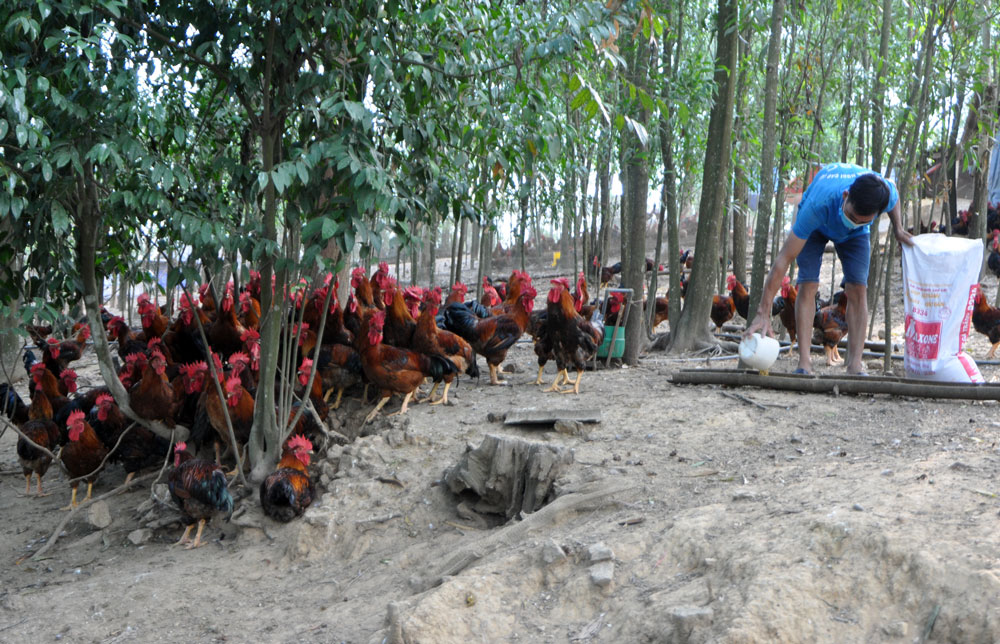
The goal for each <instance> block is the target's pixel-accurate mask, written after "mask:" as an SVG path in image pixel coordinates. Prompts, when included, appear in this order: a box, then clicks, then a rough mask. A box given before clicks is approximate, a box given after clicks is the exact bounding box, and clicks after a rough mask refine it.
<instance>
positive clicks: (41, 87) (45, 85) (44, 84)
mask: <svg viewBox="0 0 1000 644" xmlns="http://www.w3.org/2000/svg"><path fill="white" fill-rule="evenodd" d="M35 84H36V85H37V86H38V91H39V92H47V91H49V79H48V78H46V77H44V76H39V77H38V80H36V81H35Z"/></svg>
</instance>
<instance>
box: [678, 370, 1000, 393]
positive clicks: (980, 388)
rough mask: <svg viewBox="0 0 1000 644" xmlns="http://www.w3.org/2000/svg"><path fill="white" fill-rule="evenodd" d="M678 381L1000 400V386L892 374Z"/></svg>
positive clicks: (737, 374)
mask: <svg viewBox="0 0 1000 644" xmlns="http://www.w3.org/2000/svg"><path fill="white" fill-rule="evenodd" d="M671 380H672V381H673V382H674V383H675V384H692V385H729V386H734V387H760V388H762V389H778V390H782V391H804V392H808V393H832V392H834V391H837V392H839V393H842V394H888V395H890V396H913V397H916V398H948V399H961V400H1000V385H995V384H980V385H972V384H964V383H956V382H929V381H926V380H915V379H912V378H896V377H892V376H849V375H840V376H815V375H802V374H793V373H776V372H771V373H769V374H768V375H766V376H762V375H760V373H758V372H757V371H753V370H732V369H683V370H681V371H678V372H676V373H674V374H672V375H671Z"/></svg>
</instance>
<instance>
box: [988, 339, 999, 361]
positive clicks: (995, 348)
mask: <svg viewBox="0 0 1000 644" xmlns="http://www.w3.org/2000/svg"><path fill="white" fill-rule="evenodd" d="M997 347H1000V342H997V343H996V344H994V345H993V346H992V347H991V348H990V352H989V353H987V354H986V359H987V360H991V359H992V358H993V354H994V353H996V352H997Z"/></svg>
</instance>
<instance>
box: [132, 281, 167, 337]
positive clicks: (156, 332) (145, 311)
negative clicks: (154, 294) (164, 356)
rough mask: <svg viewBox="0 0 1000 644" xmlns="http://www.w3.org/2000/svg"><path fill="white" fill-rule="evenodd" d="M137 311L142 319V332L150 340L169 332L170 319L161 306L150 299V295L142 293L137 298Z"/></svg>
mask: <svg viewBox="0 0 1000 644" xmlns="http://www.w3.org/2000/svg"><path fill="white" fill-rule="evenodd" d="M137 300H138V307H137V311H138V313H139V316H140V317H141V319H142V332H143V334H144V335H145V338H146V341H147V342H148V341H149V340H150V339H151V338H162V337H163V334H164V333H166V332H167V326H168V325H169V324H170V320H169V319H168V318H167V316H165V315H163V312H162V311H161V310H160V307H159V306H157V305H156V304H155V303H154V302H152V301H151V300H150V299H149V295H148V294H146V293H142V294H141V295H139V297H138V298H137Z"/></svg>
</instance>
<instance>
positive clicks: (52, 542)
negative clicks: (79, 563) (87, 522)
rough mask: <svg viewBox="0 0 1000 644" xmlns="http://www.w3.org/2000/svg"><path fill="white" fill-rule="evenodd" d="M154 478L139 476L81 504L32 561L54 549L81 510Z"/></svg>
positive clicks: (146, 475) (33, 556)
mask: <svg viewBox="0 0 1000 644" xmlns="http://www.w3.org/2000/svg"><path fill="white" fill-rule="evenodd" d="M152 476H153V473H152V472H150V473H149V474H143V475H142V476H137V477H135V478H134V479H132V480H131V481H129V482H128V483H122V484H121V485H119V486H118V487H116V488H115V489H113V490H111V491H110V492H105V493H104V494H102V495H100V496H95V497H94V498H92V499H90V500H89V501H84V502H82V503H80V504H79V505H77V506H76V507H75V508H73V509H72V510H70V511H69V513H68V514H67V515H66V516H65V517H63V520H62V521H60V522H59V525H57V526H56V529H55V530H54V531H53V532H52V536H50V537H49V538H48V540H47V541H46V542H45V545H44V546H42V547H41V548H40V549H39V550H38V552H36V553H35V554H34V555H32V557H31V560H32V561H38V560H39V559H41V557H42V555H44V554H45V553H46V552H48V551H49V550H50V549H51V548H52V546H54V545H56V541H58V540H59V535H60V534H62V531H63V528H65V527H66V524H68V523H69V520H70V519H72V518H73V517H74V516H75V515H76V513H77V512H79V511H80V510H82V509H83V508H85V507H87V506H89V505H90V504H92V503H96V502H97V501H103V500H104V499H108V498H111V497H112V496H117V495H118V494H121V493H122V492H124V491H125V490H127V489H128V488H130V487H132V486H133V485H135V484H137V483H140V482H142V481H145V480H146V479H148V478H150V477H152ZM22 561H24V558H22V559H19V560H18V562H17V563H21V562H22Z"/></svg>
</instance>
